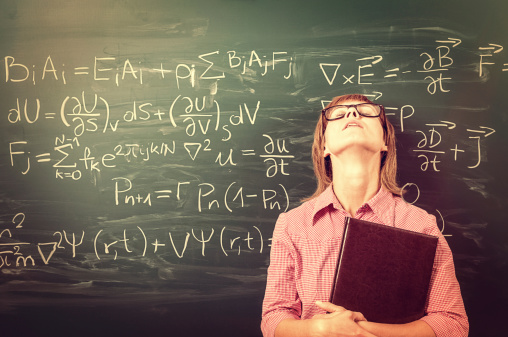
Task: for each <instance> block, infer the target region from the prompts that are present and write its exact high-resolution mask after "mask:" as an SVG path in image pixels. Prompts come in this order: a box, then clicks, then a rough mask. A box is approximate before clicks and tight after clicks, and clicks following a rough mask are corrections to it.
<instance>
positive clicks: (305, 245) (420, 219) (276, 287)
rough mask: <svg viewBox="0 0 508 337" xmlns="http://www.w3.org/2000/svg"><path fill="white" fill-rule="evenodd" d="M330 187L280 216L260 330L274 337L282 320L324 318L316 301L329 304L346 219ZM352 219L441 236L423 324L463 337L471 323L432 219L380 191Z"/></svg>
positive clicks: (440, 335)
mask: <svg viewBox="0 0 508 337" xmlns="http://www.w3.org/2000/svg"><path fill="white" fill-rule="evenodd" d="M346 216H350V215H349V214H348V213H347V212H346V211H345V210H344V208H343V207H342V206H341V204H340V203H339V201H338V200H337V197H336V196H335V194H334V193H333V189H332V185H330V186H329V187H328V188H327V189H326V190H325V191H324V192H323V193H322V194H321V195H320V196H318V197H317V198H314V199H312V200H310V201H307V202H305V203H304V204H302V205H301V206H299V207H297V208H295V209H293V210H291V211H289V212H287V213H283V214H281V215H280V216H279V219H278V220H277V223H276V225H275V229H274V233H273V238H272V248H271V253H270V254H271V255H270V266H269V268H268V280H267V285H266V292H265V298H264V302H263V318H262V322H261V329H262V331H263V335H264V336H265V337H268V336H269V337H272V336H274V332H275V328H276V327H277V325H278V324H279V323H280V322H281V321H282V320H284V319H287V318H295V319H308V318H312V317H313V316H314V315H316V314H323V313H324V311H322V310H321V309H319V308H318V307H317V306H316V305H315V302H316V301H328V300H329V297H330V290H331V288H332V284H333V277H334V273H335V265H336V262H337V258H338V255H339V248H340V247H339V246H340V242H341V238H342V232H343V227H344V221H345V217H346ZM355 217H356V218H358V219H362V220H367V221H372V222H377V223H382V224H385V225H386V226H395V227H399V228H404V229H408V230H412V231H415V232H420V233H426V234H430V235H434V236H438V237H439V241H438V247H437V251H436V258H435V261H434V267H433V272H432V279H431V285H430V294H429V298H428V301H427V304H426V314H425V316H424V317H423V318H421V319H422V320H424V321H425V322H427V323H428V324H429V325H430V326H431V328H432V329H433V330H434V332H435V334H436V336H437V337H451V336H453V337H458V336H467V335H468V330H469V323H468V319H467V316H466V311H465V309H464V304H463V301H462V296H461V294H460V287H459V283H458V282H457V279H456V277H455V267H454V265H453V257H452V253H451V251H450V248H449V246H448V244H447V242H446V240H445V239H444V237H443V236H442V234H441V232H440V231H439V229H438V227H437V224H436V219H435V217H434V216H432V215H430V214H428V213H427V212H425V211H424V210H422V209H420V208H418V207H416V206H413V205H410V204H408V203H406V202H405V201H403V200H402V199H401V198H400V197H396V196H394V195H392V194H391V193H390V192H388V191H386V190H385V189H384V188H381V189H380V190H379V192H378V193H377V194H376V195H375V196H374V197H373V198H372V199H371V200H370V201H368V202H367V203H365V204H364V205H363V206H362V207H360V209H358V211H357V214H356V215H355Z"/></svg>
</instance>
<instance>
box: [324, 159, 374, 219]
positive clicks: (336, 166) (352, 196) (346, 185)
mask: <svg viewBox="0 0 508 337" xmlns="http://www.w3.org/2000/svg"><path fill="white" fill-rule="evenodd" d="M331 159H332V168H333V191H334V193H335V195H336V196H337V199H338V200H339V202H340V203H341V205H342V207H344V209H345V210H346V211H347V212H348V213H349V214H350V215H351V216H353V217H355V216H356V212H357V210H358V209H359V208H360V207H361V206H362V205H363V204H364V203H365V202H367V201H369V200H370V199H371V198H372V197H374V195H376V193H377V192H378V191H379V170H380V160H381V157H380V156H379V155H373V156H372V153H371V155H366V154H365V153H363V154H362V153H359V152H351V153H350V154H342V155H341V156H340V157H333V156H332V158H331Z"/></svg>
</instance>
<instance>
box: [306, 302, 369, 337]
mask: <svg viewBox="0 0 508 337" xmlns="http://www.w3.org/2000/svg"><path fill="white" fill-rule="evenodd" d="M316 305H317V306H318V307H320V308H321V309H323V310H325V311H326V312H328V313H327V314H322V315H315V316H314V317H313V318H312V320H313V323H314V327H315V332H316V335H317V336H327V337H328V336H330V337H351V336H357V337H376V336H375V335H373V334H371V333H370V332H368V331H367V330H365V329H363V328H362V327H361V326H360V325H358V322H360V321H366V319H365V317H364V316H363V315H362V313H360V312H356V311H350V310H347V309H345V308H343V307H340V306H337V305H334V304H332V303H330V302H320V301H318V302H316Z"/></svg>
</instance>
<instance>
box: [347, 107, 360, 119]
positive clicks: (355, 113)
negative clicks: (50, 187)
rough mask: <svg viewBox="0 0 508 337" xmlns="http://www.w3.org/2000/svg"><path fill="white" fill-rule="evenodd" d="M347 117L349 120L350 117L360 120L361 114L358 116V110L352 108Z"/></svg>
mask: <svg viewBox="0 0 508 337" xmlns="http://www.w3.org/2000/svg"><path fill="white" fill-rule="evenodd" d="M346 117H347V118H349V117H353V118H358V117H359V114H358V111H356V108H355V107H350V108H349V109H348V111H347V114H346Z"/></svg>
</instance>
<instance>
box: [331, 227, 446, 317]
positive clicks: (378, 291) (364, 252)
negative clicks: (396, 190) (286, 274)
mask: <svg viewBox="0 0 508 337" xmlns="http://www.w3.org/2000/svg"><path fill="white" fill-rule="evenodd" d="M437 240H438V238H437V237H435V236H431V235H427V234H422V233H417V232H413V231H409V230H405V229H400V228H395V227H390V226H385V225H382V224H377V223H373V222H368V221H363V220H358V219H354V218H346V224H345V229H344V235H343V238H342V246H341V250H340V254H339V259H338V261H337V269H336V271H335V280H334V285H333V288H332V293H331V296H330V302H332V303H334V304H336V305H340V306H342V307H344V308H346V309H348V310H352V311H358V312H361V313H362V314H363V315H364V316H365V318H366V319H367V320H368V321H371V322H378V323H408V322H412V321H415V320H417V319H419V318H421V317H423V315H424V309H425V303H426V300H427V294H428V290H429V284H430V278H431V275H432V266H433V264H434V256H435V254H436V247H437Z"/></svg>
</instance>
